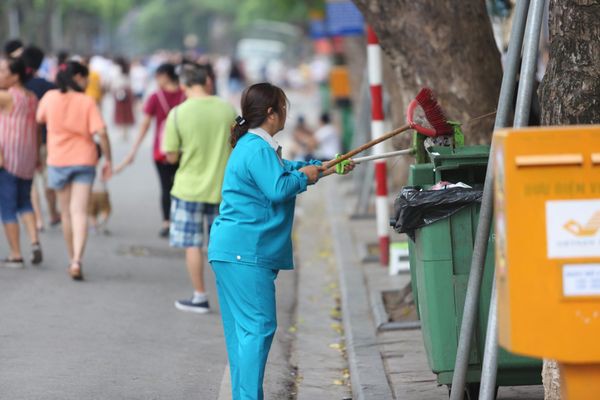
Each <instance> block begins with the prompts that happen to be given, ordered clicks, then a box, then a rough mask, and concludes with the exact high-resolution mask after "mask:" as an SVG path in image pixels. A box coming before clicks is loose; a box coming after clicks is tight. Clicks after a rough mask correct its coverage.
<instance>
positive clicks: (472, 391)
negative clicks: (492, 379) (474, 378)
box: [448, 382, 499, 400]
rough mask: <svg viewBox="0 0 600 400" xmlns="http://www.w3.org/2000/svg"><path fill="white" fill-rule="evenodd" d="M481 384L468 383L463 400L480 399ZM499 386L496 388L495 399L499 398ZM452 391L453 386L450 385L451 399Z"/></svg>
mask: <svg viewBox="0 0 600 400" xmlns="http://www.w3.org/2000/svg"><path fill="white" fill-rule="evenodd" d="M479 387H480V384H479V382H473V383H467V384H466V385H465V394H464V395H463V400H478V399H479ZM498 388H499V387H498V386H496V392H495V394H494V399H495V398H496V397H498ZM451 391H452V385H448V397H450V393H451Z"/></svg>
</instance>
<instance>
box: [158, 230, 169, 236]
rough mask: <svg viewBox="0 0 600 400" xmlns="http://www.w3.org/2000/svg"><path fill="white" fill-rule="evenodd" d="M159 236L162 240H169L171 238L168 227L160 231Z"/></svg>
mask: <svg viewBox="0 0 600 400" xmlns="http://www.w3.org/2000/svg"><path fill="white" fill-rule="evenodd" d="M158 235H159V236H160V237H161V238H165V239H166V238H168V237H169V228H168V227H164V228H162V229H161V230H160V232H159V233H158Z"/></svg>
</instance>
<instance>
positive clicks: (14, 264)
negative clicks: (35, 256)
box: [2, 258, 25, 268]
mask: <svg viewBox="0 0 600 400" xmlns="http://www.w3.org/2000/svg"><path fill="white" fill-rule="evenodd" d="M2 266H3V267H7V268H23V267H24V266H25V263H24V262H23V259H22V258H5V259H4V260H2Z"/></svg>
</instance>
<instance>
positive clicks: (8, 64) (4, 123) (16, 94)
mask: <svg viewBox="0 0 600 400" xmlns="http://www.w3.org/2000/svg"><path fill="white" fill-rule="evenodd" d="M27 79H29V76H28V74H27V67H26V66H25V63H24V62H23V60H22V59H20V58H17V59H15V58H13V59H6V58H3V59H1V60H0V215H1V217H2V224H3V225H4V232H5V234H6V238H7V240H8V245H9V247H10V255H9V256H8V258H7V259H5V260H4V261H3V265H4V266H6V267H13V268H20V267H23V266H24V263H23V257H22V254H21V243H20V236H19V220H18V217H19V216H20V217H21V220H22V221H23V224H24V225H25V229H26V231H27V234H28V236H29V240H30V241H31V263H32V264H39V263H41V262H42V247H41V246H40V242H39V237H38V231H37V229H36V226H35V216H34V214H33V207H32V205H31V183H32V180H33V175H34V172H35V168H36V166H37V161H38V153H39V142H38V135H37V124H36V122H35V111H36V107H37V104H38V101H37V99H36V97H35V95H34V94H33V93H31V92H29V91H28V90H26V89H25V86H24V85H25V82H26V81H27Z"/></svg>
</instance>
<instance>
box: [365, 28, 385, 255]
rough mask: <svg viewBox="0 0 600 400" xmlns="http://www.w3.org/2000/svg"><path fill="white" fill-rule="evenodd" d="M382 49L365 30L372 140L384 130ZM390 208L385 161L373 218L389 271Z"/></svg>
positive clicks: (379, 168)
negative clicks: (375, 221) (375, 220)
mask: <svg viewBox="0 0 600 400" xmlns="http://www.w3.org/2000/svg"><path fill="white" fill-rule="evenodd" d="M381 60H382V56H381V47H380V46H379V40H378V39H377V35H376V34H375V31H373V29H372V28H371V27H370V26H367V61H368V64H369V85H370V87H371V137H372V139H377V138H379V137H381V136H383V135H384V133H385V128H384V126H383V122H384V115H383V86H382V79H383V68H382V61H381ZM384 146H385V145H384V144H383V143H380V144H377V145H375V147H374V148H373V154H382V153H383V149H384ZM389 208H390V206H389V204H388V190H387V163H386V160H378V161H376V162H375V214H376V217H377V218H376V219H377V236H378V238H379V262H380V264H381V265H382V266H385V267H388V266H389V263H390V232H389V224H390V209H389Z"/></svg>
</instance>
